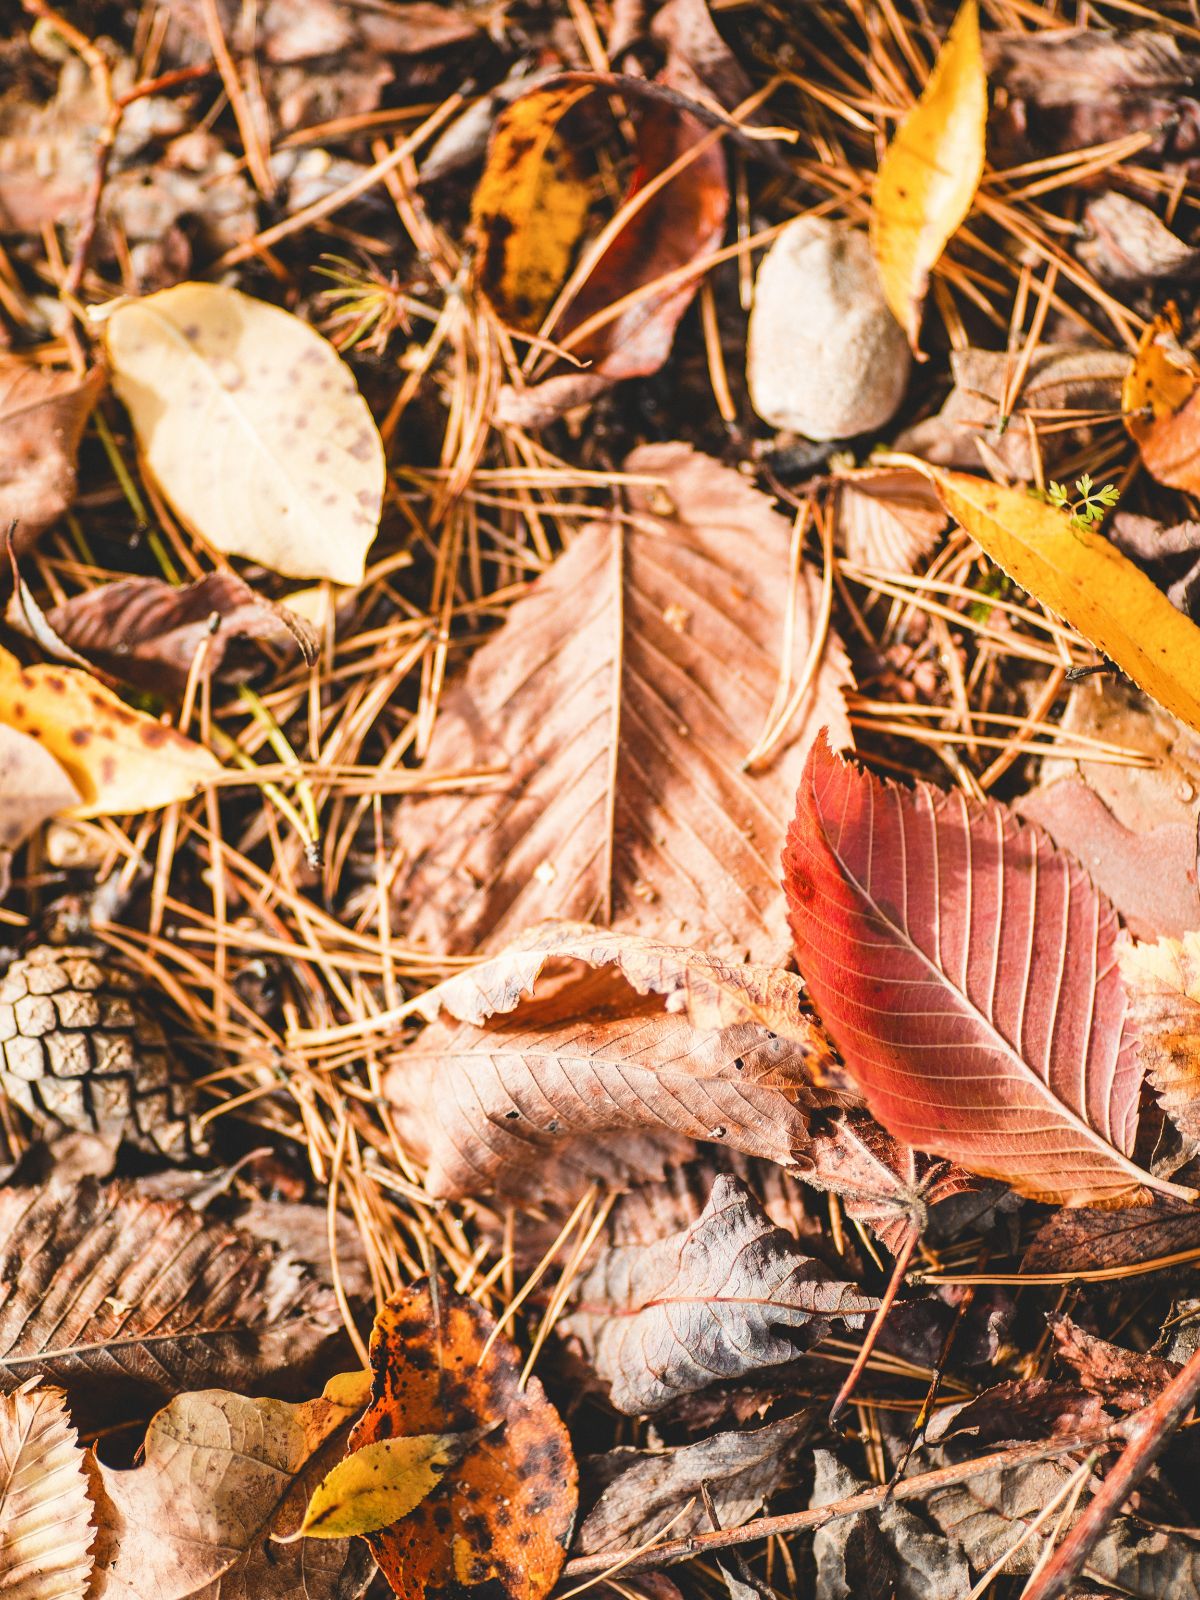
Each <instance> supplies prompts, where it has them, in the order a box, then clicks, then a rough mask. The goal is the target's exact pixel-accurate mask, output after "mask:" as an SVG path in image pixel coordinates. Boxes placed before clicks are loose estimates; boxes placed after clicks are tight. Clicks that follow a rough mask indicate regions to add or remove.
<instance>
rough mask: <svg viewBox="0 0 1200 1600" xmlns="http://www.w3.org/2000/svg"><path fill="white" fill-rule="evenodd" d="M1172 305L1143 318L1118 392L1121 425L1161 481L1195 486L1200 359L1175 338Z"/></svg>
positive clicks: (1199, 451)
mask: <svg viewBox="0 0 1200 1600" xmlns="http://www.w3.org/2000/svg"><path fill="white" fill-rule="evenodd" d="M1180 331H1181V323H1180V320H1179V313H1178V311H1177V310H1176V308H1175V306H1174V305H1169V306H1168V307H1167V308H1166V310H1165V311H1163V312H1162V313H1161V314H1160V315H1159V316H1157V317H1155V318H1154V319H1153V321H1151V322H1149V323H1147V325H1146V329H1145V331H1144V332H1143V334H1142V337H1141V341H1140V342H1139V344H1138V348H1137V354H1136V356H1135V357H1134V359H1133V366H1132V367H1131V368H1130V369H1129V375H1128V377H1127V378H1126V379H1125V386H1124V388H1123V389H1122V391H1121V410H1122V411H1123V412H1124V414H1125V426H1126V427H1127V428H1128V429H1129V432H1130V434H1131V435H1132V437H1133V438H1134V439H1136V441H1137V446H1138V450H1139V451H1140V452H1141V457H1142V464H1143V465H1144V466H1145V468H1146V470H1147V472H1149V473H1150V474H1151V475H1152V476H1153V477H1155V478H1157V479H1158V481H1159V482H1160V483H1166V484H1169V485H1170V486H1171V487H1172V488H1173V489H1185V490H1187V491H1188V492H1189V493H1191V494H1195V493H1197V492H1198V491H1200V361H1198V360H1197V359H1196V357H1195V355H1194V354H1193V353H1192V352H1191V351H1190V350H1185V349H1184V348H1183V346H1182V345H1181V344H1180V342H1179V334H1180Z"/></svg>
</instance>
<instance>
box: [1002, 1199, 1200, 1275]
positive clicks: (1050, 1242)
mask: <svg viewBox="0 0 1200 1600" xmlns="http://www.w3.org/2000/svg"><path fill="white" fill-rule="evenodd" d="M1197 1250H1200V1209H1198V1208H1197V1207H1196V1206H1193V1205H1185V1204H1184V1203H1183V1202H1182V1201H1180V1200H1171V1199H1168V1198H1166V1197H1163V1196H1159V1195H1155V1196H1153V1197H1152V1198H1151V1199H1150V1200H1149V1201H1148V1202H1147V1204H1145V1205H1138V1206H1130V1207H1128V1208H1127V1209H1125V1210H1123V1211H1058V1212H1055V1214H1054V1216H1052V1217H1051V1218H1050V1219H1049V1221H1048V1222H1044V1223H1043V1224H1042V1226H1041V1227H1040V1228H1039V1229H1038V1231H1037V1233H1036V1234H1034V1236H1033V1239H1032V1240H1031V1241H1030V1244H1029V1248H1028V1249H1027V1250H1026V1252H1025V1256H1024V1259H1023V1260H1022V1263H1021V1270H1022V1271H1023V1272H1026V1273H1031V1274H1032V1273H1039V1272H1052V1273H1059V1274H1066V1275H1068V1276H1074V1275H1075V1274H1076V1273H1085V1272H1094V1273H1098V1274H1104V1275H1109V1274H1111V1273H1112V1271H1113V1270H1114V1269H1116V1268H1121V1267H1136V1266H1141V1265H1143V1264H1145V1263H1147V1262H1152V1263H1156V1264H1159V1265H1161V1266H1163V1267H1170V1266H1173V1265H1175V1261H1174V1259H1173V1258H1174V1257H1176V1256H1177V1255H1179V1254H1181V1253H1184V1254H1188V1255H1189V1258H1190V1254H1191V1253H1192V1252H1195V1251H1197Z"/></svg>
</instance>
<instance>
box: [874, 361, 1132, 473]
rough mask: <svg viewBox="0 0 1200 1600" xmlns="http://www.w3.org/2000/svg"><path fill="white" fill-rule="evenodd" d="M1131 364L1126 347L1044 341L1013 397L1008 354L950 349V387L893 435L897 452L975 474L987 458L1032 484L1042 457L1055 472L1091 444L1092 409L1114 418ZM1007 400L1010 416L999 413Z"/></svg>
mask: <svg viewBox="0 0 1200 1600" xmlns="http://www.w3.org/2000/svg"><path fill="white" fill-rule="evenodd" d="M1129 364H1130V358H1129V354H1128V352H1127V351H1124V350H1102V349H1098V348H1095V347H1093V346H1090V345H1071V344H1045V345H1042V346H1041V347H1040V348H1039V349H1038V350H1036V351H1035V352H1034V354H1033V357H1032V359H1031V360H1030V362H1029V366H1028V368H1027V370H1026V373H1025V377H1024V379H1023V380H1022V383H1021V387H1020V390H1019V391H1018V393H1017V394H1016V395H1015V396H1013V395H1008V394H1007V389H1008V385H1009V383H1010V382H1011V380H1012V377H1013V375H1014V372H1015V362H1014V358H1013V357H1012V356H1010V355H1009V354H1007V353H1006V352H1005V351H1003V350H976V349H973V348H969V349H966V350H951V352H950V372H951V375H952V377H953V379H954V388H953V389H952V390H951V391H950V394H949V396H948V397H947V399H946V402H945V404H944V405H943V406H942V409H941V410H940V411H939V412H938V414H937V415H936V416H934V417H927V418H926V419H925V420H924V421H923V422H917V423H914V424H913V426H912V427H911V428H905V429H904V430H903V431H902V432H901V433H899V434H898V435H897V437H896V442H895V443H896V449H897V450H903V451H907V452H909V454H911V455H914V456H920V457H921V459H922V460H923V461H929V462H932V463H933V464H934V465H935V466H940V467H956V468H958V469H959V470H960V471H962V472H977V471H978V470H979V468H980V466H981V465H983V464H985V463H986V464H987V465H988V466H989V467H992V468H994V469H995V471H996V473H997V474H999V475H1002V476H1006V477H1007V478H1008V480H1009V481H1010V482H1014V483H1027V482H1030V481H1031V480H1033V479H1036V477H1037V465H1038V462H1039V461H1040V463H1041V465H1042V467H1043V469H1044V470H1045V471H1048V472H1053V471H1054V470H1055V469H1056V468H1057V467H1058V465H1059V464H1060V463H1061V462H1064V461H1066V460H1068V459H1069V458H1073V459H1078V456H1079V453H1080V451H1082V450H1086V449H1088V448H1089V447H1091V446H1092V441H1093V439H1094V437H1095V433H1096V426H1097V425H1096V423H1095V422H1093V421H1089V420H1088V418H1089V414H1090V415H1091V416H1093V417H1110V418H1111V417H1112V416H1113V415H1114V414H1115V413H1116V412H1117V411H1119V410H1120V406H1121V385H1122V383H1123V382H1124V380H1125V376H1126V374H1127V373H1128V371H1129ZM1006 399H1007V403H1008V405H1009V406H1010V407H1011V410H1010V412H1009V413H1008V414H1006V413H1005V412H1004V411H1003V410H1002V404H1003V403H1004V401H1005V400H1006ZM1081 413H1082V415H1081ZM1031 435H1032V438H1033V439H1035V440H1036V442H1037V451H1036V457H1035V452H1034V446H1033V443H1032V442H1031Z"/></svg>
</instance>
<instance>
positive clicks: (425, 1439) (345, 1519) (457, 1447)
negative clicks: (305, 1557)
mask: <svg viewBox="0 0 1200 1600" xmlns="http://www.w3.org/2000/svg"><path fill="white" fill-rule="evenodd" d="M481 1431H482V1430H480V1429H478V1428H476V1429H474V1430H473V1431H472V1432H470V1433H418V1434H413V1435H409V1436H405V1437H404V1438H400V1439H377V1440H376V1441H375V1443H374V1444H365V1445H363V1447H362V1449H361V1450H355V1451H352V1452H351V1454H350V1455H348V1456H347V1457H346V1459H345V1460H344V1461H339V1462H338V1464H337V1466H336V1467H334V1468H333V1470H332V1471H331V1472H328V1473H327V1474H326V1475H325V1477H324V1478H322V1479H321V1481H320V1483H319V1484H318V1485H317V1487H316V1488H315V1489H314V1490H313V1494H312V1499H311V1500H310V1501H309V1502H308V1509H307V1510H306V1511H305V1513H304V1521H303V1522H302V1523H301V1524H300V1532H301V1533H302V1534H303V1535H304V1536H305V1538H306V1539H347V1538H349V1536H350V1535H351V1534H352V1533H361V1534H367V1533H378V1532H379V1530H380V1529H381V1528H386V1527H388V1526H389V1525H390V1524H391V1523H393V1522H399V1521H400V1519H401V1517H406V1516H407V1515H408V1514H409V1512H410V1511H415V1510H416V1508H417V1507H418V1506H419V1505H420V1504H421V1501H422V1500H424V1498H425V1496H426V1495H427V1494H429V1493H430V1492H431V1491H432V1490H434V1489H436V1488H437V1486H438V1484H439V1483H441V1481H442V1479H443V1477H444V1476H445V1475H446V1473H447V1472H448V1471H449V1470H450V1468H451V1467H453V1466H454V1465H455V1464H456V1463H457V1462H459V1461H461V1459H462V1457H463V1455H464V1454H465V1453H466V1451H467V1450H468V1449H469V1448H470V1446H471V1445H472V1444H474V1443H475V1442H476V1440H477V1439H478V1438H480V1436H481Z"/></svg>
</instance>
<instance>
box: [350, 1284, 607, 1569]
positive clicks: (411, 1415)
mask: <svg viewBox="0 0 1200 1600" xmlns="http://www.w3.org/2000/svg"><path fill="white" fill-rule="evenodd" d="M485 1346H486V1347H487V1352H486V1355H485V1353H484V1350H485ZM371 1368H372V1372H373V1374H374V1381H373V1383H372V1388H371V1404H370V1406H369V1407H368V1408H367V1411H366V1412H365V1414H364V1415H363V1416H362V1417H361V1418H360V1419H359V1421H358V1422H357V1423H356V1424H355V1426H354V1430H353V1432H352V1433H351V1435H350V1444H349V1448H350V1450H351V1451H352V1452H353V1451H356V1450H361V1449H363V1448H364V1447H370V1446H371V1445H373V1444H375V1443H377V1442H378V1441H380V1440H384V1439H394V1438H395V1437H396V1436H397V1435H408V1436H411V1435H412V1434H414V1433H424V1434H430V1433H449V1432H456V1433H463V1432H467V1431H474V1432H475V1434H476V1437H475V1438H474V1439H473V1441H472V1442H471V1443H470V1445H469V1446H468V1447H467V1449H466V1452H465V1454H464V1455H463V1458H462V1460H461V1461H460V1462H458V1464H457V1465H456V1466H454V1467H453V1468H452V1469H451V1470H450V1472H449V1473H448V1474H447V1475H446V1476H445V1477H444V1478H443V1479H442V1482H441V1483H440V1484H439V1485H438V1486H437V1487H436V1488H435V1489H433V1490H432V1491H431V1492H430V1493H429V1495H428V1496H427V1497H426V1498H425V1499H424V1500H423V1501H422V1502H421V1503H420V1504H419V1505H418V1506H417V1507H416V1509H415V1510H414V1511H413V1512H412V1513H411V1514H410V1515H409V1516H407V1517H405V1518H404V1519H403V1520H401V1521H399V1522H396V1523H394V1524H393V1525H392V1526H391V1527H389V1528H385V1529H383V1530H382V1531H381V1532H378V1533H371V1534H368V1535H367V1543H368V1544H369V1545H370V1547H371V1553H372V1554H373V1555H374V1557H375V1559H376V1561H377V1562H378V1563H379V1566H380V1568H381V1570H382V1571H383V1574H384V1576H385V1577H386V1578H387V1580H388V1582H389V1583H390V1584H391V1586H392V1588H393V1590H394V1591H395V1592H396V1594H398V1595H400V1596H402V1597H403V1600H425V1597H426V1596H429V1595H433V1594H436V1593H437V1592H438V1591H439V1590H443V1592H445V1591H444V1588H443V1586H444V1585H445V1582H446V1579H447V1577H448V1575H449V1574H451V1573H452V1574H453V1575H454V1578H455V1579H456V1580H457V1586H458V1587H457V1589H456V1592H459V1593H468V1594H469V1593H470V1592H471V1591H472V1590H475V1589H478V1591H479V1592H480V1593H481V1594H483V1593H486V1594H487V1595H488V1596H489V1597H490V1596H495V1600H541V1597H542V1596H544V1595H546V1594H548V1593H549V1592H550V1590H551V1589H552V1588H553V1587H554V1585H555V1582H556V1581H557V1578H558V1574H559V1572H560V1570H561V1568H562V1564H563V1559H564V1556H565V1554H566V1548H567V1545H568V1544H569V1543H570V1539H571V1529H572V1525H573V1523H574V1520H575V1505H576V1501H577V1498H578V1474H577V1471H576V1467H575V1458H574V1455H573V1454H572V1451H571V1441H570V1438H569V1436H568V1434H567V1430H566V1428H565V1427H564V1426H563V1423H562V1421H561V1419H560V1417H559V1415H558V1413H557V1411H555V1409H554V1407H553V1406H552V1405H551V1404H550V1402H549V1400H547V1398H546V1395H545V1391H544V1390H543V1388H542V1385H541V1383H540V1381H539V1380H538V1379H537V1378H530V1379H529V1380H528V1381H527V1382H526V1383H524V1384H522V1383H521V1358H520V1356H519V1354H518V1352H517V1350H516V1349H515V1347H514V1346H513V1345H512V1343H511V1342H510V1341H509V1340H508V1339H507V1338H505V1336H504V1335H503V1334H500V1335H499V1336H495V1323H494V1322H493V1320H492V1318H491V1317H490V1316H489V1315H488V1313H487V1312H486V1311H485V1310H484V1309H483V1307H482V1306H481V1305H479V1304H478V1303H477V1302H476V1301H474V1300H468V1299H466V1297H465V1296H463V1295H460V1294H457V1293H456V1292H455V1291H453V1290H451V1289H450V1288H449V1287H448V1286H447V1285H445V1284H440V1283H439V1284H438V1285H436V1292H433V1291H431V1288H430V1285H429V1283H428V1282H427V1281H422V1282H420V1283H416V1284H413V1285H412V1286H411V1288H408V1289H404V1290H401V1292H400V1293H399V1294H396V1295H393V1296H392V1298H391V1299H390V1300H389V1301H388V1302H387V1303H386V1305H384V1307H383V1308H382V1310H381V1311H380V1313H379V1315H378V1317H376V1319H375V1326H374V1328H373V1330H372V1332H371ZM351 1459H353V1457H351Z"/></svg>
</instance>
